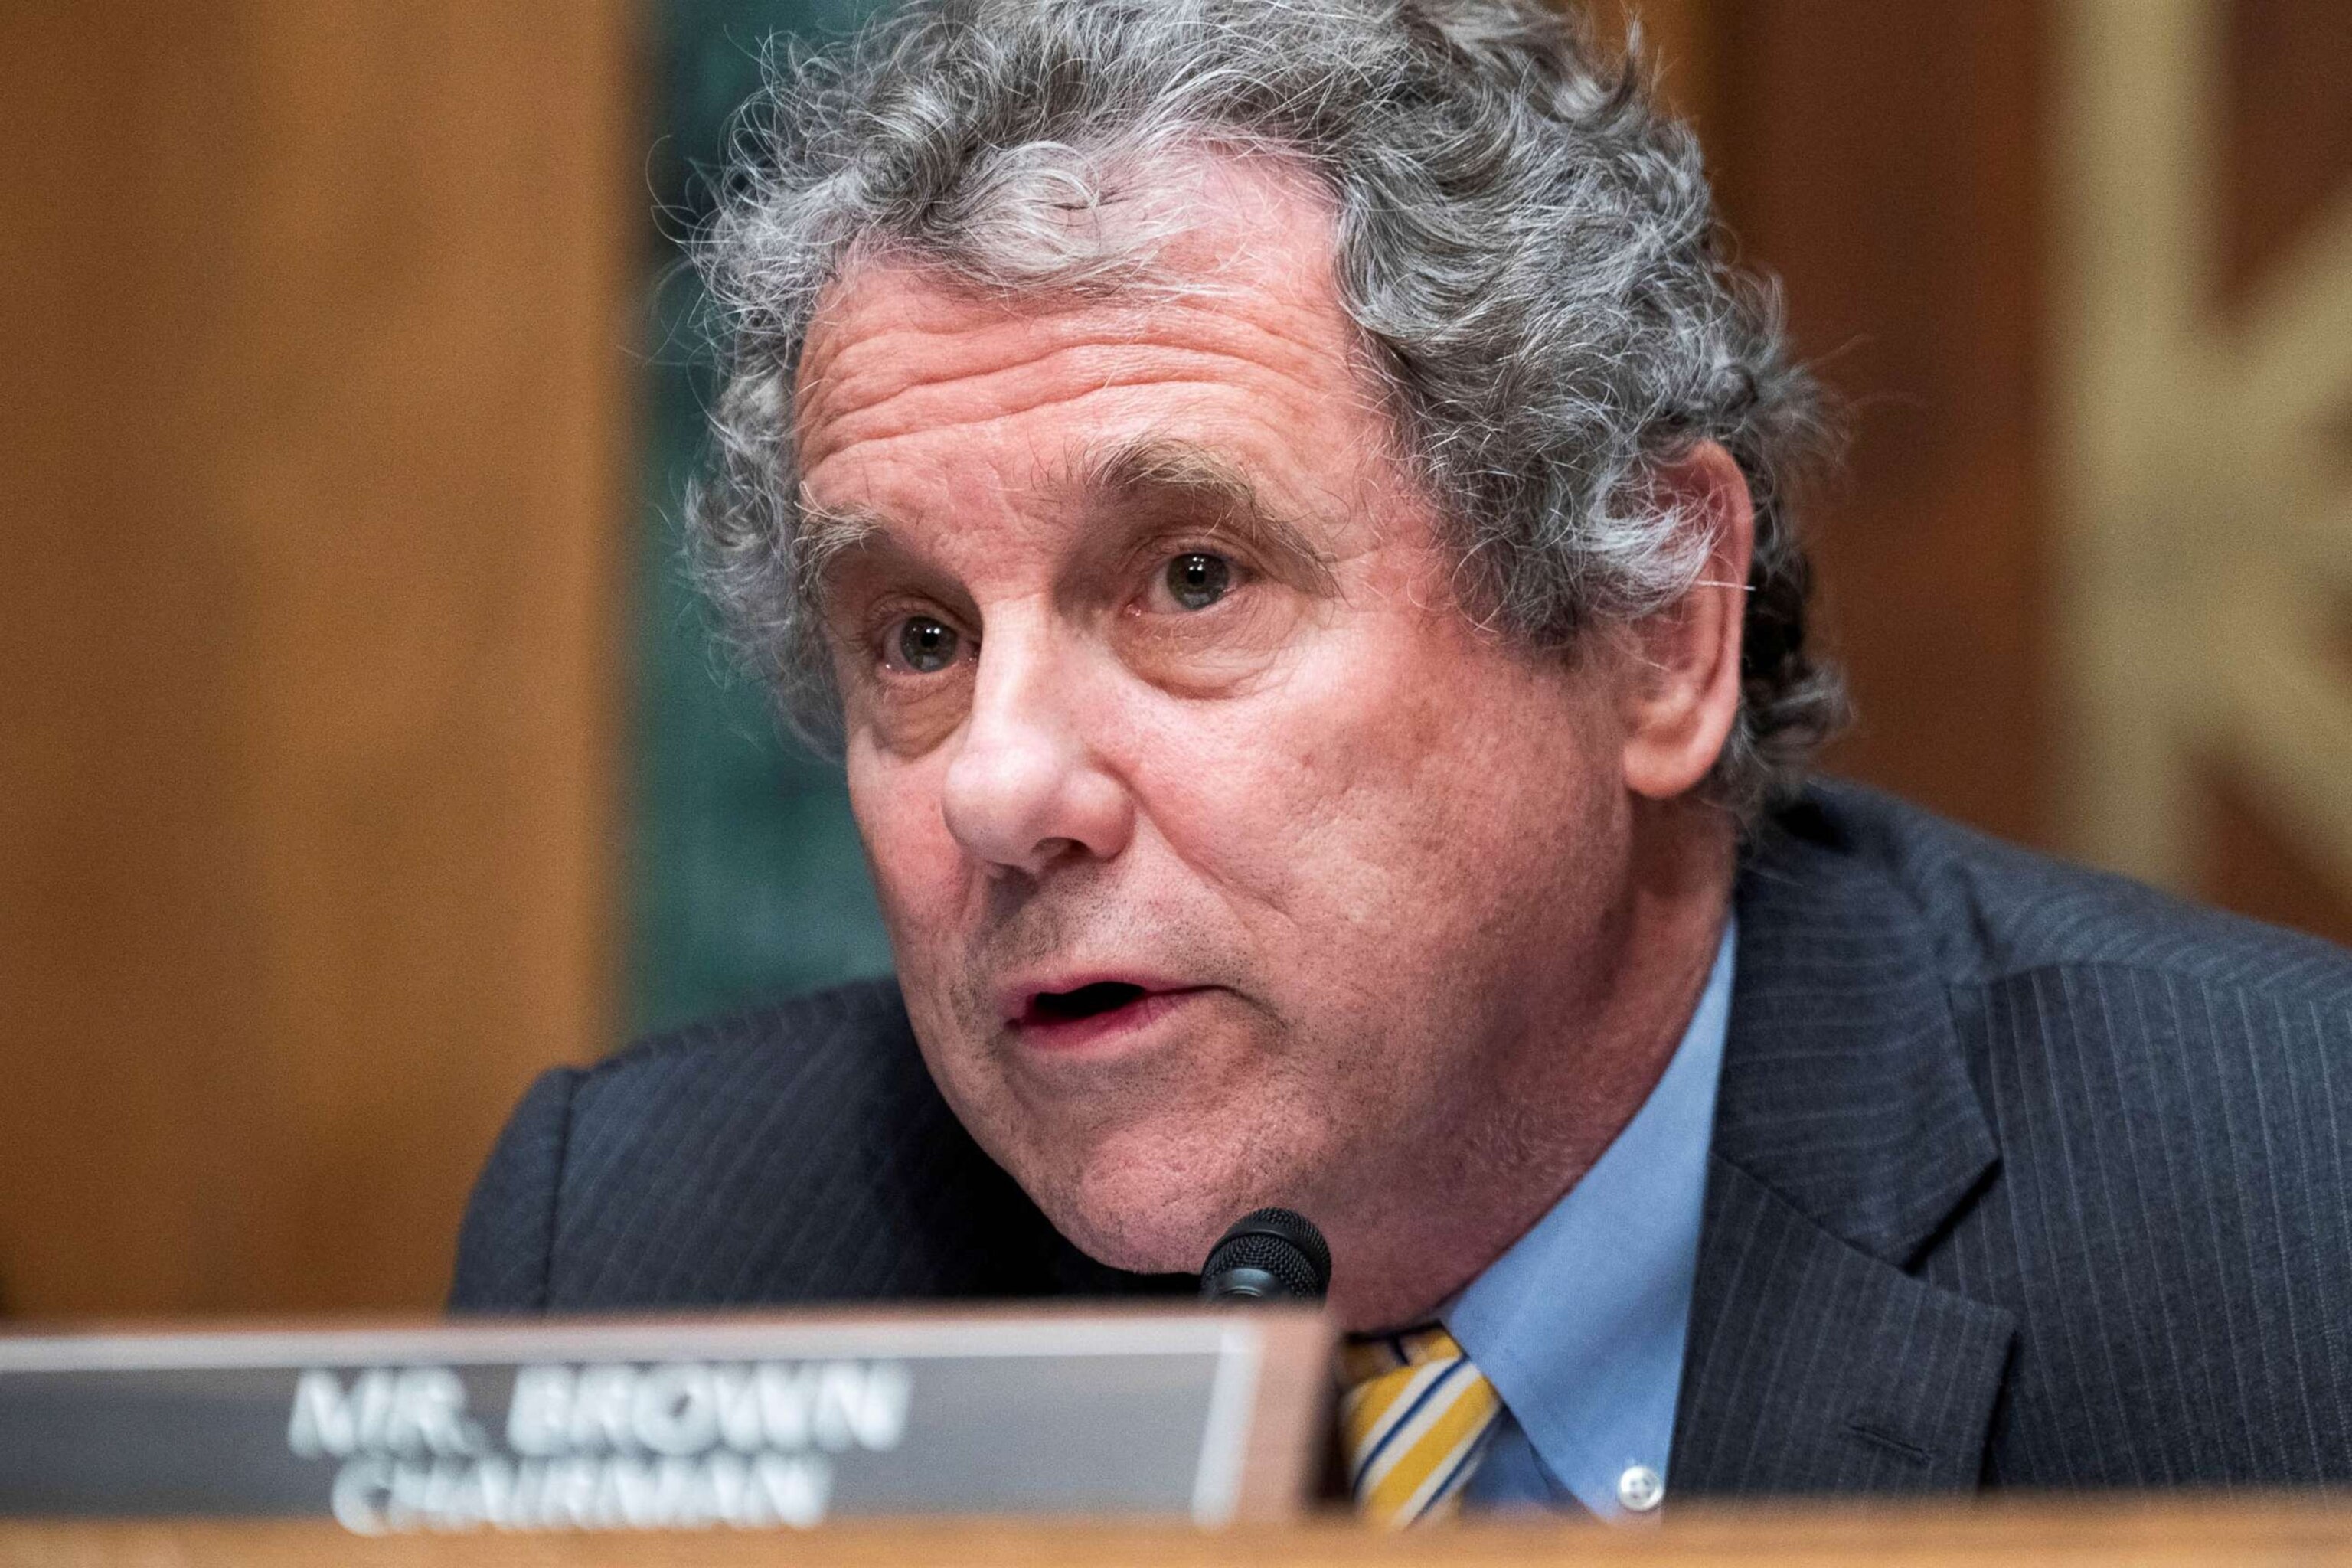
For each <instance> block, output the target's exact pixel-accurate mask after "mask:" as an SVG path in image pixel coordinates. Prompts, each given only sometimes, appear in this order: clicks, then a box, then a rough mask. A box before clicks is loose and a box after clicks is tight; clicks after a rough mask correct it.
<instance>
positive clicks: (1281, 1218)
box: [1201, 1209, 1331, 1301]
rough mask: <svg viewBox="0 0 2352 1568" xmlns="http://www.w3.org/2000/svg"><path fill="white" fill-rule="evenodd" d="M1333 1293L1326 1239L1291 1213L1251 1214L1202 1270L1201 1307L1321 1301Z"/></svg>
mask: <svg viewBox="0 0 2352 1568" xmlns="http://www.w3.org/2000/svg"><path fill="white" fill-rule="evenodd" d="M1330 1288H1331V1248H1330V1247H1329V1246H1328V1245H1327V1244H1326V1243H1325V1241H1324V1240H1323V1233H1322V1232H1321V1231H1319V1230H1318V1229H1316V1228H1315V1222H1314V1221H1312V1220H1310V1219H1308V1218H1307V1216H1306V1215H1301V1214H1293V1213H1291V1212H1290V1211H1289V1210H1288V1209H1252V1210H1251V1211H1250V1212H1249V1213H1247V1214H1245V1215H1242V1217H1241V1218H1240V1219H1238V1220H1235V1221H1234V1227H1233V1228H1232V1229H1231V1230H1229V1231H1227V1232H1225V1234H1224V1235H1223V1237H1220V1238H1219V1240H1218V1242H1217V1245H1216V1246H1214V1247H1211V1248H1210V1249H1209V1260H1208V1261H1207V1262H1206V1263H1203V1264H1202V1265H1201V1300H1203V1301H1320V1300H1322V1299H1323V1293H1324V1292H1325V1291H1327V1290H1328V1289H1330Z"/></svg>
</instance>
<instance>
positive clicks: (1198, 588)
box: [1168, 551, 1234, 610]
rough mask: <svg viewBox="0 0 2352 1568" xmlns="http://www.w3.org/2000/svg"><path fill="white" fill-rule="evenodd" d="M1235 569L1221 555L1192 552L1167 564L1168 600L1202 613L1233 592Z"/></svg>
mask: <svg viewBox="0 0 2352 1568" xmlns="http://www.w3.org/2000/svg"><path fill="white" fill-rule="evenodd" d="M1233 581H1234V569H1233V566H1232V565H1231V563H1228V562H1227V561H1226V560H1225V558H1224V557H1223V556H1222V555H1210V554H1207V553H1205V552H1201V551H1193V552H1189V553H1186V554H1183V555H1179V556H1177V557H1176V558H1175V559H1174V560H1173V561H1171V562H1170V563H1168V596H1169V597H1170V598H1171V599H1173V600H1175V601H1176V603H1177V605H1179V606H1180V607H1181V608H1183V609H1187V610H1205V609H1207V608H1208V607H1209V606H1210V605H1213V604H1215V603H1216V602H1217V601H1218V600H1219V599H1222V598H1223V597H1224V596H1225V594H1226V592H1227V591H1228V590H1229V589H1230V588H1232V586H1233Z"/></svg>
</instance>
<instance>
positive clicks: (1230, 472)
mask: <svg viewBox="0 0 2352 1568" xmlns="http://www.w3.org/2000/svg"><path fill="white" fill-rule="evenodd" d="M1080 472H1081V478H1082V480H1083V484H1084V488H1085V490H1086V492H1087V494H1088V495H1089V496H1090V497H1092V498H1094V499H1096V500H1097V501H1099V500H1127V501H1136V500H1165V501H1173V502H1176V503H1178V504H1181V505H1182V506H1184V507H1185V508H1187V509H1188V510H1192V511H1195V512H1198V513H1200V514H1201V515H1202V516H1203V517H1204V518H1206V519H1207V520H1208V522H1209V525H1210V528H1211V530H1212V531H1214V532H1219V533H1227V534H1230V535H1232V536H1233V537H1234V538H1236V539H1238V540H1240V541H1241V542H1244V543H1245V544H1247V545H1249V546H1251V547H1252V548H1254V549H1255V550H1256V551H1258V552H1261V553H1264V554H1267V555H1271V556H1274V557H1276V560H1277V562H1278V563H1280V564H1283V565H1287V566H1288V567H1290V568H1291V569H1292V571H1294V572H1295V573H1296V574H1297V575H1298V576H1299V577H1300V578H1301V579H1303V582H1302V584H1301V585H1302V586H1306V587H1310V588H1314V589H1317V590H1320V591H1324V592H1328V591H1329V590H1330V589H1331V588H1332V587H1333V586H1334V584H1335V583H1336V579H1335V578H1334V576H1333V574H1332V565H1333V557H1332V556H1331V555H1330V553H1329V552H1327V551H1325V550H1323V549H1321V548H1320V547H1319V546H1318V545H1317V544H1316V543H1315V542H1314V540H1313V539H1311V538H1310V537H1309V536H1308V534H1307V531H1306V529H1304V528H1303V527H1301V526H1300V525H1299V524H1298V523H1297V522H1296V521H1292V520H1291V519H1290V518H1288V517H1286V516H1285V515H1284V514H1283V513H1282V512H1281V510H1279V509H1277V508H1275V507H1272V506H1269V505H1268V504H1267V503H1266V500H1265V496H1264V494H1263V493H1262V492H1261V491H1260V490H1259V489H1258V487H1257V485H1256V484H1255V482H1254V481H1253V480H1252V479H1251V478H1250V476H1249V474H1248V473H1247V471H1246V470H1244V468H1242V467H1241V466H1240V465H1239V464H1237V463H1235V462H1234V461H1233V459H1232V458H1228V457H1226V456H1225V455H1224V454H1223V453H1222V452H1218V451H1214V450H1212V449H1211V448H1209V447H1200V446H1196V445H1194V444H1193V443H1192V442H1190V441H1181V440H1175V439H1171V438H1170V437H1164V436H1142V437H1136V438H1135V439H1133V440H1129V441H1124V442H1121V443H1119V444H1118V445H1117V446H1114V447H1108V448H1106V449H1105V450H1103V451H1100V452H1097V453H1094V454H1092V455H1090V457H1089V458H1088V459H1087V461H1086V463H1085V464H1084V466H1083V467H1082V468H1081V470H1080Z"/></svg>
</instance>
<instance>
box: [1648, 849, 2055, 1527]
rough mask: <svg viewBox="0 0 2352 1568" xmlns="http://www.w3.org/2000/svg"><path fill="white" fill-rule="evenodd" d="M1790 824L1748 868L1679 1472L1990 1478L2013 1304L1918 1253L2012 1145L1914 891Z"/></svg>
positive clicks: (1960, 1482)
mask: <svg viewBox="0 0 2352 1568" xmlns="http://www.w3.org/2000/svg"><path fill="white" fill-rule="evenodd" d="M1784 823H1785V825H1786V827H1787V831H1786V832H1784V833H1782V834H1780V835H1779V836H1777V837H1775V838H1774V839H1773V840H1772V841H1771V842H1770V843H1769V846H1768V847H1765V848H1763V849H1761V850H1760V851H1759V852H1757V853H1754V854H1752V855H1751V856H1750V858H1749V859H1748V863H1747V865H1746V866H1745V867H1744V868H1743V871H1742V875H1741V879H1740V887H1739V895H1738V907H1739V950H1738V975H1737V979H1736V981H1735V986H1734V992H1733V1000H1732V1015H1731V1030H1730V1035H1729V1037H1728V1039H1727V1041H1726V1044H1725V1048H1724V1063H1723V1082H1722V1087H1721V1089H1720V1090H1719V1092H1718V1094H1717V1109H1716V1127H1715V1139H1714V1148H1713V1151H1712V1152H1711V1154H1710V1156H1709V1160H1708V1172H1707V1195H1706V1215H1705V1219H1704V1221H1703V1224H1702V1226H1701V1230H1700V1237H1699V1262H1698V1275H1697V1279H1696V1285H1695V1288H1694V1292H1693V1300H1692V1308H1691V1322H1690V1337H1689V1340H1688V1343H1687V1348H1686V1350H1685V1357H1684V1370H1683V1383H1682V1392H1681V1395H1680V1398H1679V1401H1678V1404H1677V1407H1676V1412H1675V1446H1674V1455H1673V1458H1672V1460H1671V1462H1670V1466H1669V1471H1668V1473H1669V1478H1670V1486H1671V1489H1672V1493H1673V1495H1675V1496H1677V1497H1688V1496H1693V1495H1705V1494H1708V1493H1725V1492H1748V1491H1766V1490H1769V1491H1780V1492H1828V1491H1886V1490H1921V1489H1954V1488H1965V1487H1973V1486H1974V1485H1975V1484H1976V1482H1977V1479H1978V1476H1979V1471H1980V1469H1981V1467H1982V1461H1983V1451H1984V1443H1985V1435H1986V1431H1987V1428H1988V1426H1989V1424H1990V1419H1991V1413H1992V1409H1993V1405H1994V1403H1995V1401H1996V1399H1997V1397H1998V1395H1999V1394H2000V1386H2001V1382H2002V1378H2003V1376H2004V1373H2005V1371H2006V1368H2007V1364H2008V1360H2009V1351H2010V1344H2011V1339H2012V1338H2013V1335H2014V1331H2015V1321H2014V1319H2013V1317H2012V1316H2011V1313H2009V1312H2008V1311H2007V1310H2003V1309H2000V1308H1998V1307H1992V1306H1987V1305H1985V1304H1982V1303H1979V1302H1977V1301H1974V1300H1969V1299H1968V1298H1966V1297H1963V1296H1959V1295H1957V1294H1954V1293H1953V1292H1951V1291H1948V1290H1944V1289H1938V1288H1937V1287H1935V1286H1932V1285H1929V1284H1927V1283H1925V1282H1924V1281H1922V1280H1920V1279H1915V1278H1913V1277H1912V1276H1911V1275H1910V1274H1908V1273H1906V1268H1907V1267H1908V1266H1909V1265H1910V1264H1911V1263H1913V1262H1914V1261H1915V1260H1916V1257H1917V1255H1918V1254H1919V1253H1920V1252H1921V1251H1922V1250H1923V1249H1924V1248H1925V1247H1926V1246H1927V1243H1928V1242H1929V1241H1930V1240H1931V1239H1932V1238H1933V1237H1935V1236H1936V1235H1937V1232H1938V1231H1939V1230H1940V1229H1941V1227H1942V1226H1944V1225H1945V1224H1946V1222H1947V1221H1948V1220H1949V1219H1950V1218H1951V1217H1952V1215H1954V1213H1955V1212H1956V1211H1957V1210H1958V1209H1959V1208H1960V1207H1961V1206H1962V1205H1965V1204H1966V1203H1967V1202H1968V1201H1969V1199H1970V1198H1971V1197H1972V1195H1973V1194H1974V1193H1975V1192H1976V1191H1977V1190H1978V1188H1979V1186H1980V1185H1981V1184H1983V1183H1984V1181H1985V1180H1986V1179H1987V1177H1988V1176H1989V1175H1990V1172H1991V1171H1992V1169H1993V1167H1994V1165H1995V1163H1997V1161H1998V1157H1999V1155H1998V1150H1997V1148H1996V1146H1995V1144H1994V1142H1993V1139H1992V1133H1991V1131H1990V1127H1989V1126H1988V1125H1987V1123H1986V1120H1985V1116H1984V1110H1983V1108H1982V1105H1981V1104H1980V1103H1979V1100H1978V1099H1977V1095H1976V1091H1975V1089H1974V1088H1973V1086H1972V1085H1971V1084H1970V1082H1969V1077H1968V1073H1967V1068H1966V1066H1965V1064H1964V1063H1963V1061H1962V1059H1961V1057H1960V1053H1959V1047H1958V1037H1957V1036H1956V1034H1955V1032H1954V1029H1953V1025H1952V1017H1951V1009H1950V1004H1949V1002H1948V994H1947V991H1946V987H1945V984H1944V983H1943V980H1942V978H1941V965H1940V964H1939V963H1938V954H1937V950H1936V946H1935V942H1934V940H1933V933H1932V931H1930V930H1929V929H1928V928H1927V924H1926V922H1925V921H1923V919H1922V918H1921V916H1920V914H1919V911H1918V910H1917V908H1916V905H1914V904H1912V903H1911V902H1910V901H1909V900H1907V899H1906V897H1905V896H1904V895H1903V893H1902V892H1901V891H1900V890H1899V889H1896V888H1895V886H1894V885H1893V883H1892V882H1890V881H1889V880H1888V879H1886V878H1885V874H1884V873H1883V872H1882V871H1880V870H1879V869H1877V866H1878V864H1879V858H1878V857H1876V856H1874V855H1873V854H1871V853H1870V852H1869V847H1867V846H1858V845H1855V844H1853V843H1851V842H1846V841H1843V840H1842V839H1841V837H1840V835H1839V830H1838V828H1837V827H1836V826H1834V823H1833V821H1832V818H1831V817H1830V816H1828V815H1827V814H1825V813H1823V812H1822V811H1820V810H1818V809H1816V808H1812V807H1800V808H1799V809H1798V811H1797V812H1795V813H1792V814H1791V815H1790V816H1789V817H1788V818H1785V819H1784Z"/></svg>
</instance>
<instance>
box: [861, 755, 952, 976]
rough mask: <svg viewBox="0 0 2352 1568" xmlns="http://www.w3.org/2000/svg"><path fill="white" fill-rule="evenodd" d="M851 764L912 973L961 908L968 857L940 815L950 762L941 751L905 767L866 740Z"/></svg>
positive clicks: (901, 952) (894, 928)
mask: <svg viewBox="0 0 2352 1568" xmlns="http://www.w3.org/2000/svg"><path fill="white" fill-rule="evenodd" d="M846 762H847V767H846V770H845V772H846V774H847V779H848V784H849V809H850V814H851V816H854V817H855V818H856V823H857V834H858V837H859V838H860V839H861V840H862V841H863V842H864V844H865V847H866V865H867V866H868V867H869V868H871V869H872V871H873V874H874V889H875V893H876V895H877V898H878V899H879V900H880V901H881V905H882V918H883V921H884V922H885V923H886V924H887V926H888V927H889V931H890V940H891V942H892V944H893V945H894V946H895V947H896V948H897V949H898V956H899V962H900V964H901V966H902V967H905V966H907V965H908V964H910V963H919V961H920V955H921V954H923V953H924V952H928V951H929V949H930V948H931V947H932V946H934V945H936V942H937V938H938V935H939V932H940V929H943V928H944V926H945V924H946V922H948V921H951V920H952V919H953V917H954V911H955V910H958V909H959V908H960V907H961V897H960V895H961V886H962V881H963V877H964V862H963V857H962V854H961V850H960V849H959V847H958V846H957V844H956V841H955V838H954V837H953V836H952V835H951V834H950V833H949V832H948V826H947V818H946V816H945V814H944V813H943V812H942V811H941V810H940V786H941V783H942V781H943V778H944V774H945V766H946V759H945V758H944V757H943V756H941V755H940V754H939V753H938V752H936V751H934V752H929V753H926V754H925V755H923V756H921V757H919V758H917V759H915V760H913V761H911V762H908V761H902V760H900V759H898V758H897V757H896V756H894V755H893V754H892V753H891V752H888V751H887V750H886V749H882V748H878V747H877V745H876V744H875V743H874V742H872V741H871V740H870V739H866V738H864V737H860V738H856V739H853V740H852V741H851V742H850V746H849V754H848V757H847V759H846Z"/></svg>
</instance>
